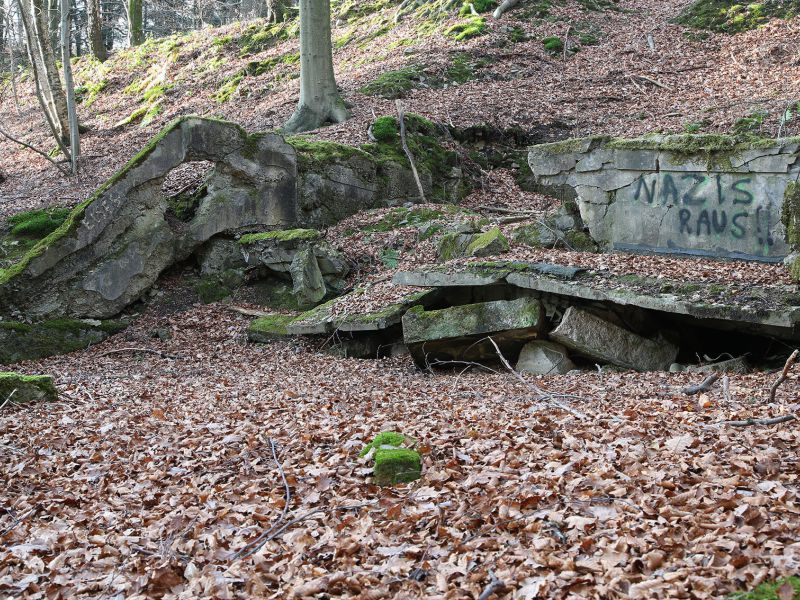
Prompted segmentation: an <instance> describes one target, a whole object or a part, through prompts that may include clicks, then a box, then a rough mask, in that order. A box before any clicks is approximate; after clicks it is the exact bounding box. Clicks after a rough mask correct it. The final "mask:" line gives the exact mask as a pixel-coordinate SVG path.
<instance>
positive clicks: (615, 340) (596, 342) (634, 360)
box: [550, 306, 678, 371]
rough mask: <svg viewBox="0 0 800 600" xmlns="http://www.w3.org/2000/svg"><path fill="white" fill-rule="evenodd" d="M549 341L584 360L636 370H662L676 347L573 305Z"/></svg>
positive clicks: (674, 357)
mask: <svg viewBox="0 0 800 600" xmlns="http://www.w3.org/2000/svg"><path fill="white" fill-rule="evenodd" d="M550 338H551V339H552V340H555V341H556V342H558V343H560V344H562V345H564V346H566V347H567V348H569V349H571V350H573V351H574V352H576V353H577V354H580V355H582V356H586V357H587V358H591V359H593V360H596V361H599V362H601V363H604V364H605V363H611V364H614V365H618V366H620V367H625V368H628V369H634V370H636V371H662V370H666V369H668V368H669V365H670V364H672V363H673V362H675V359H676V358H677V356H678V347H677V346H676V345H675V344H673V343H671V342H669V341H668V340H666V339H664V338H663V336H659V337H658V338H657V339H649V338H646V337H643V336H640V335H638V334H636V333H633V332H632V331H628V330H627V329H624V328H622V327H620V326H619V325H616V324H614V323H611V322H609V321H607V320H605V319H602V318H600V317H598V316H596V315H594V314H592V313H590V312H588V311H586V310H584V309H581V308H576V307H574V306H571V307H569V308H568V309H567V311H566V312H565V313H564V316H563V318H562V319H561V323H560V324H559V325H558V327H557V328H556V329H555V330H554V331H552V332H551V333H550Z"/></svg>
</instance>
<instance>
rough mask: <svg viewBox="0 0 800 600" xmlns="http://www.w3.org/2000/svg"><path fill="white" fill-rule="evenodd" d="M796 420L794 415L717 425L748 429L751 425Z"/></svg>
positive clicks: (726, 422)
mask: <svg viewBox="0 0 800 600" xmlns="http://www.w3.org/2000/svg"><path fill="white" fill-rule="evenodd" d="M795 419H797V417H795V416H794V415H783V416H780V417H772V418H771V419H745V420H743V421H722V422H720V423H719V425H730V426H731V427H749V426H751V425H778V424H779V423H787V422H789V421H794V420H795Z"/></svg>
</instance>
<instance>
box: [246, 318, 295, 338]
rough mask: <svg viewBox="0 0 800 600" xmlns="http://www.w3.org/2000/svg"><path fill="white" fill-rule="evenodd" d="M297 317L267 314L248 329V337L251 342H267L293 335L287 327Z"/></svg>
mask: <svg viewBox="0 0 800 600" xmlns="http://www.w3.org/2000/svg"><path fill="white" fill-rule="evenodd" d="M296 318H297V316H296V315H281V314H274V315H267V316H265V317H259V318H258V319H256V320H255V321H253V322H252V323H250V327H248V329H247V339H248V340H250V341H251V342H259V343H266V342H272V341H274V340H280V339H283V338H286V337H289V336H291V334H290V333H289V332H288V331H286V327H287V326H288V325H289V323H291V322H292V321H294V320H295V319H296Z"/></svg>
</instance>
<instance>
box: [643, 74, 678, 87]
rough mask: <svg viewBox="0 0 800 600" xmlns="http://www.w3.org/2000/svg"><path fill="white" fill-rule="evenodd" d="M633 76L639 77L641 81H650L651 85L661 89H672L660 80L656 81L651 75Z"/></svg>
mask: <svg viewBox="0 0 800 600" xmlns="http://www.w3.org/2000/svg"><path fill="white" fill-rule="evenodd" d="M634 77H636V78H638V79H641V80H642V81H646V82H648V83H652V84H653V85H655V86H658V87H660V88H662V89H665V90H670V89H672V88H670V87H669V86H668V85H664V84H663V83H661V82H660V81H658V80H656V79H653V78H652V77H648V76H647V75H634Z"/></svg>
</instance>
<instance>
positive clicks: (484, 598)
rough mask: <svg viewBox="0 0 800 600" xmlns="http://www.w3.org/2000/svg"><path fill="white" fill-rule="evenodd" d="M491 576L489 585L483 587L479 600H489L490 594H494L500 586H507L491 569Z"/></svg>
mask: <svg viewBox="0 0 800 600" xmlns="http://www.w3.org/2000/svg"><path fill="white" fill-rule="evenodd" d="M489 577H491V580H490V581H489V585H487V586H486V587H485V588H483V591H482V592H481V595H480V596H478V600H488V598H489V596H491V595H492V594H494V592H495V591H496V590H497V589H498V588H504V587H505V586H506V584H505V583H503V582H502V581H501V580H499V579H498V578H497V575H495V574H494V571H489Z"/></svg>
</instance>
